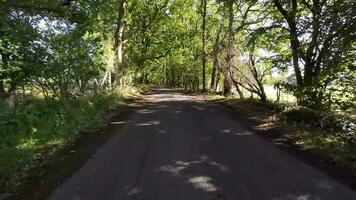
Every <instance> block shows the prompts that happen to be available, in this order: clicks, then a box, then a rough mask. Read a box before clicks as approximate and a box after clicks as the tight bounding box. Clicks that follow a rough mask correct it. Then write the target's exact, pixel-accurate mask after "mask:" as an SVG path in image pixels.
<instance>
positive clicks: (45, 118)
mask: <svg viewBox="0 0 356 200" xmlns="http://www.w3.org/2000/svg"><path fill="white" fill-rule="evenodd" d="M122 102H123V95H121V94H117V93H102V94H94V95H88V96H83V97H71V98H62V99H43V98H42V99H41V98H35V97H27V98H25V99H24V100H23V101H22V102H19V103H18V104H17V105H16V106H15V107H9V106H8V104H7V103H5V102H0V138H1V140H0V180H1V181H0V185H3V184H13V182H14V181H15V182H16V181H19V179H20V178H21V177H22V176H24V174H26V171H29V170H31V168H33V167H34V166H36V165H37V164H38V163H39V162H40V161H41V160H43V159H45V158H46V156H48V155H50V154H52V153H55V152H56V151H57V150H59V149H61V148H63V147H64V146H66V145H68V144H71V143H73V142H74V141H75V140H76V139H78V138H79V137H81V136H83V135H84V134H85V133H87V132H88V131H89V130H91V129H93V128H97V127H100V126H102V125H103V124H104V123H105V121H107V120H108V117H110V116H109V115H108V114H107V113H108V110H110V109H114V108H115V107H116V106H118V105H119V104H120V103H122ZM15 184H16V183H15Z"/></svg>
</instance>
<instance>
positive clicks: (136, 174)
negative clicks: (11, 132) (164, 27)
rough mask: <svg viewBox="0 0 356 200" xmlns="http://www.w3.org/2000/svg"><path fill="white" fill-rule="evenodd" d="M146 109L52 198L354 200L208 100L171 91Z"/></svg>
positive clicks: (149, 97) (151, 97)
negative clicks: (205, 101) (198, 99)
mask: <svg viewBox="0 0 356 200" xmlns="http://www.w3.org/2000/svg"><path fill="white" fill-rule="evenodd" d="M145 98H146V99H147V101H148V105H147V106H146V107H145V108H142V109H140V110H137V111H136V113H135V114H134V115H133V117H132V118H131V120H130V121H127V122H113V123H114V124H117V125H118V126H124V128H123V129H122V130H121V132H120V133H119V134H117V135H116V136H115V137H114V138H112V139H111V140H110V141H108V142H107V143H106V144H105V145H104V146H103V147H102V148H101V149H99V151H98V152H97V154H96V155H95V156H94V157H93V158H92V159H90V160H89V161H88V162H87V163H86V164H85V165H84V166H83V167H82V168H81V169H80V170H79V171H78V172H77V173H75V174H74V175H73V177H72V178H70V179H68V180H67V181H66V182H65V183H64V184H63V185H62V186H61V187H59V188H57V190H56V191H54V192H53V194H52V196H51V199H63V200H69V199H83V200H91V199H98V200H99V199H100V200H101V199H103V200H104V199H105V200H106V199H108V200H109V199H115V200H126V199H138V200H144V199H145V200H200V199H201V200H210V199H211V200H214V199H216V200H219V199H224V200H225V199H229V200H230V199H231V200H235V199H236V200H240V199H241V200H249V199H261V200H319V199H320V200H321V199H330V200H338V199H345V200H353V199H356V193H355V192H353V191H351V190H349V189H348V188H346V187H344V186H342V185H340V184H338V183H336V182H335V181H333V180H331V179H330V178H328V177H327V176H326V175H324V174H322V173H321V172H319V171H317V170H315V169H313V168H311V167H310V166H308V165H306V164H305V163H303V162H301V161H299V160H298V159H296V158H294V157H292V156H290V155H288V154H287V153H285V152H283V151H281V150H279V149H278V148H276V147H275V146H274V145H273V144H271V143H270V142H268V141H266V140H264V139H262V138H261V137H259V136H258V135H255V134H254V133H252V132H250V131H248V130H247V129H245V128H244V127H243V125H242V124H241V123H239V121H236V119H235V120H234V119H233V118H231V117H229V116H228V115H227V114H226V113H225V112H224V109H223V108H222V107H221V106H219V105H216V104H213V103H204V102H198V101H196V100H195V99H194V97H191V96H186V95H182V94H179V93H177V92H175V91H173V90H164V89H161V90H156V91H155V92H154V94H152V95H146V97H145Z"/></svg>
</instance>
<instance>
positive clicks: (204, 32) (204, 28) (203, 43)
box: [201, 0, 207, 92]
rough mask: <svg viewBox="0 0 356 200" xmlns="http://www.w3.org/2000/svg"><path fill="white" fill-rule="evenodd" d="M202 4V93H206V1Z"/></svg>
mask: <svg viewBox="0 0 356 200" xmlns="http://www.w3.org/2000/svg"><path fill="white" fill-rule="evenodd" d="M201 3H202V28H201V29H202V30H201V31H202V79H203V86H202V87H203V88H202V91H203V92H205V91H206V61H207V60H206V49H205V48H206V7H207V0H201Z"/></svg>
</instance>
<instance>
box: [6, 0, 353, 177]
mask: <svg viewBox="0 0 356 200" xmlns="http://www.w3.org/2000/svg"><path fill="white" fill-rule="evenodd" d="M0 13H1V15H0V179H2V180H5V181H0V183H1V184H5V183H4V182H6V184H11V183H8V182H16V181H18V180H19V178H21V176H22V174H21V175H18V174H17V176H19V177H15V178H13V177H12V176H13V174H14V173H15V172H17V171H18V170H19V169H21V170H23V169H31V167H32V166H33V165H36V163H37V162H38V160H41V158H43V157H45V156H46V155H48V154H50V152H54V151H56V150H58V149H60V148H62V146H64V145H66V144H67V143H70V142H73V141H75V140H76V139H77V138H79V137H81V136H83V132H85V131H86V130H89V129H91V128H93V127H97V126H100V124H102V123H103V122H104V121H105V120H106V119H107V117H108V116H107V114H106V113H107V111H108V110H110V109H111V108H112V107H115V106H117V105H120V104H122V103H123V102H124V98H125V97H127V96H128V95H134V94H136V93H138V92H139V91H141V90H142V89H143V88H148V87H158V86H159V87H171V88H180V89H182V90H186V91H191V92H202V93H206V94H210V95H217V94H218V95H221V96H225V97H228V98H235V99H240V100H243V99H250V100H251V99H254V100H253V101H254V102H255V103H257V102H258V103H261V102H262V103H264V104H274V105H276V104H278V105H282V104H283V109H282V110H283V111H280V112H284V113H285V115H284V118H283V120H285V121H290V120H292V121H294V122H295V121H296V123H300V122H301V121H302V122H301V123H302V124H305V123H306V121H308V120H310V121H313V123H314V122H315V124H312V125H311V126H312V127H314V126H315V127H317V128H321V129H325V128H326V130H329V132H328V131H326V134H329V135H332V136H333V137H337V138H342V139H340V140H338V143H337V145H339V146H338V147H344V146H350V145H349V144H353V149H354V147H355V145H354V144H355V142H356V125H355V116H356V114H355V112H356V41H355V37H356V30H355V29H356V16H355V13H356V2H355V1H352V0H3V1H1V2H0ZM286 98H287V99H288V100H286ZM303 120H306V121H303ZM294 122H293V123H294ZM330 130H332V131H330ZM334 133H335V134H334ZM340 141H342V142H340ZM340 145H341V146H340ZM343 145H344V146H343ZM350 148H351V147H350ZM355 152H356V151H355ZM342 154H343V155H345V153H344V152H343V153H342ZM347 155H349V154H347ZM350 162H351V163H353V164H355V162H354V161H350ZM9 177H11V178H9Z"/></svg>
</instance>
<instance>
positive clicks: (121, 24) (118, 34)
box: [114, 0, 126, 73]
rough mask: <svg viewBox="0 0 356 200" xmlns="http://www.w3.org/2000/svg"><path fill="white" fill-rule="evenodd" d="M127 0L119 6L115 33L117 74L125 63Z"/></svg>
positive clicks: (122, 0)
mask: <svg viewBox="0 0 356 200" xmlns="http://www.w3.org/2000/svg"><path fill="white" fill-rule="evenodd" d="M125 5H126V0H120V1H119V5H118V16H117V23H116V31H115V46H114V50H115V54H116V68H117V73H119V72H120V71H121V67H122V62H123V41H124V40H123V32H124V28H125V7H126V6H125Z"/></svg>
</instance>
